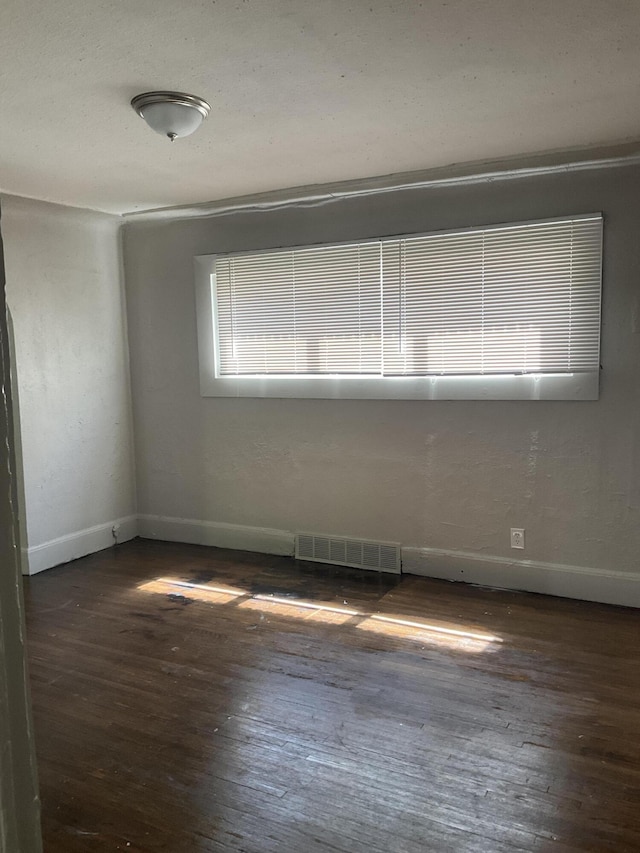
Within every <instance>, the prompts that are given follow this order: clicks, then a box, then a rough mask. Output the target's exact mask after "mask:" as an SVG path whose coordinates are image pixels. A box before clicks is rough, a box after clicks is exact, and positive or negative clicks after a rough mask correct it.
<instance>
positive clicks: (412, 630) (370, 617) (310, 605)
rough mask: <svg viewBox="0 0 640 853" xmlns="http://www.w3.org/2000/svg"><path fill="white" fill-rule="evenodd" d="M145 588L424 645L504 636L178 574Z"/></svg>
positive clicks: (469, 644)
mask: <svg viewBox="0 0 640 853" xmlns="http://www.w3.org/2000/svg"><path fill="white" fill-rule="evenodd" d="M138 589H139V590H141V591H143V592H150V593H159V594H163V595H171V593H172V592H173V594H174V595H183V596H185V597H188V598H191V599H194V600H196V601H204V602H207V603H209V604H232V603H235V604H236V605H237V606H238V607H240V608H243V609H247V610H258V611H260V612H262V613H265V612H266V613H271V614H273V615H274V616H285V617H287V618H295V619H302V620H311V621H317V622H324V623H328V624H333V625H344V624H345V623H347V622H352V624H353V625H354V627H356V628H358V629H359V630H362V631H367V632H370V633H375V634H380V635H381V636H386V637H392V638H395V639H402V640H408V641H411V642H417V643H421V644H422V645H431V646H433V645H436V646H444V647H446V648H448V649H453V650H458V651H465V652H471V653H477V652H482V651H485V650H489V649H492V648H493V649H496V648H497V647H498V646H499V644H501V643H502V639H501V638H500V637H497V636H495V635H493V634H483V633H479V632H477V631H470V630H466V629H465V628H464V627H462V626H456V627H447V626H445V625H436V624H431V623H427V622H417V621H414V620H409V619H404V618H401V617H397V616H386V615H383V614H380V613H367V612H364V611H361V610H353V609H351V608H347V607H336V606H334V605H332V604H319V603H318V602H314V601H301V600H299V599H289V598H282V597H279V596H275V595H264V594H257V595H252V594H251V593H250V592H248V591H247V590H245V589H241V588H239V587H230V586H217V585H216V586H211V585H209V584H198V583H191V582H189V581H182V580H178V579H175V578H157V579H156V580H153V581H148V582H147V583H143V584H141V585H140V586H139V587H138Z"/></svg>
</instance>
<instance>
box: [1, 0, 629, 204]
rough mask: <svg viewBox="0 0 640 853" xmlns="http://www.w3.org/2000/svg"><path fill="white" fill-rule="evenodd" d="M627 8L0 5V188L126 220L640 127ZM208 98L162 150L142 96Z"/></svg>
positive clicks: (610, 4)
mask: <svg viewBox="0 0 640 853" xmlns="http://www.w3.org/2000/svg"><path fill="white" fill-rule="evenodd" d="M639 46H640V2H637V0H481V1H480V0H448V2H443V0H422V2H414V0H386V2H385V0H3V2H2V6H1V10H0V119H1V120H0V189H1V190H3V191H4V192H8V193H15V194H17V195H26V196H33V197H36V198H41V199H47V200H51V201H58V202H62V203H65V204H72V205H78V206H82V207H92V208H96V209H99V210H106V211H112V212H124V211H133V210H142V209H149V208H157V207H164V206H169V205H184V204H193V203H196V202H201V201H207V200H213V199H220V198H228V197H233V196H239V195H245V194H253V193H260V192H265V191H268V190H272V189H280V188H285V187H295V186H301V185H310V184H323V183H328V182H334V181H342V180H350V179H356V178H362V177H367V176H374V175H384V174H389V173H395V172H406V171H413V170H425V169H431V168H437V167H440V166H445V165H448V164H451V163H468V162H473V161H482V160H492V159H501V158H510V157H516V156H520V155H524V154H531V153H537V152H545V151H554V150H559V151H561V150H563V149H570V148H575V147H590V146H594V147H595V146H603V145H609V144H616V143H620V142H624V141H629V140H635V139H640V73H639V66H638V55H639V53H638V49H639ZM149 89H178V90H182V91H187V92H192V93H193V94H196V95H200V96H201V97H204V98H206V99H207V100H208V101H209V102H210V103H211V105H212V113H211V115H210V117H209V119H208V120H207V121H206V122H205V123H204V124H203V126H202V128H201V129H200V130H199V131H198V132H197V134H196V135H195V136H192V137H190V138H188V139H183V140H178V141H176V142H175V143H173V144H171V143H169V142H168V141H167V140H165V139H163V138H162V137H161V136H158V135H156V134H154V133H153V132H152V131H151V130H149V128H147V126H146V125H145V124H144V122H143V121H142V120H141V119H139V118H138V117H137V116H136V115H135V113H134V112H133V110H132V109H131V108H130V106H129V100H130V99H131V97H132V96H133V95H135V94H137V93H138V92H142V91H146V90H149Z"/></svg>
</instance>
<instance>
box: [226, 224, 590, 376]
mask: <svg viewBox="0 0 640 853" xmlns="http://www.w3.org/2000/svg"><path fill="white" fill-rule="evenodd" d="M601 247H602V217H601V216H600V215H590V216H580V217H574V218H567V219H561V220H554V221H544V222H530V223H520V224H516V225H505V226H497V227H494V226H492V227H488V228H482V229H469V230H465V231H459V232H453V233H452V232H447V233H436V234H428V235H419V236H414V235H412V236H406V237H398V238H393V239H380V240H370V241H365V242H362V243H352V244H344V245H330V246H313V247H310V248H292V249H285V250H276V251H269V252H261V253H254V254H238V255H218V256H216V258H215V263H214V269H213V272H214V295H215V322H214V335H215V339H216V346H217V352H216V375H217V376H219V377H228V376H235V377H241V376H254V377H255V376H263V377H268V376H279V377H286V376H292V377H300V376H309V377H322V376H325V377H326V376H361V377H363V378H365V377H373V376H377V377H388V378H389V379H391V378H392V377H429V376H447V375H448V376H454V377H455V376H491V375H496V374H498V375H500V374H547V373H549V374H562V373H570V374H574V373H580V372H593V371H597V370H598V365H599V347H600V294H601Z"/></svg>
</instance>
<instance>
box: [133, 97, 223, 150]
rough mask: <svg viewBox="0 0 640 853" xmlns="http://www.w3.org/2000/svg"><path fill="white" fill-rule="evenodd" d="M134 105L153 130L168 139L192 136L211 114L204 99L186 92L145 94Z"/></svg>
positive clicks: (136, 98) (137, 98)
mask: <svg viewBox="0 0 640 853" xmlns="http://www.w3.org/2000/svg"><path fill="white" fill-rule="evenodd" d="M131 106H132V107H133V108H134V110H135V111H136V112H137V113H138V115H139V116H140V117H141V118H143V119H144V120H145V121H146V123H147V124H148V125H149V127H150V128H151V129H152V130H155V132H156V133H161V134H162V135H163V136H168V137H169V139H170V140H171V141H172V142H173V140H174V139H175V138H176V136H189V135H190V134H192V133H193V132H194V131H195V130H197V129H198V128H199V127H200V125H201V124H202V121H203V119H205V118H206V117H207V116H208V115H209V111H210V110H211V107H210V106H209V104H208V103H207V102H206V101H203V100H202V98H196V96H195V95H186V94H185V93H184V92H143V93H142V94H141V95H136V96H135V98H134V99H133V100H132V101H131Z"/></svg>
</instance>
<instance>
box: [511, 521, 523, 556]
mask: <svg viewBox="0 0 640 853" xmlns="http://www.w3.org/2000/svg"><path fill="white" fill-rule="evenodd" d="M511 547H512V548H519V549H520V550H522V551H524V529H523V528H522V527H512V528H511Z"/></svg>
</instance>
